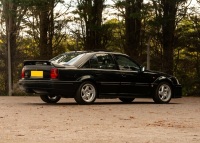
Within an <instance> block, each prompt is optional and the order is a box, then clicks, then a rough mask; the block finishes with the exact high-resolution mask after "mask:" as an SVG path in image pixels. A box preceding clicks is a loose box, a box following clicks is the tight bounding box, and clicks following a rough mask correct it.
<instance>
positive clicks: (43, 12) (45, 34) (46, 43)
mask: <svg viewBox="0 0 200 143" xmlns="http://www.w3.org/2000/svg"><path fill="white" fill-rule="evenodd" d="M38 10H39V12H40V14H39V18H40V38H39V49H40V58H41V59H45V60H47V59H50V58H51V57H52V45H53V44H52V40H53V35H54V23H53V20H54V17H53V10H54V0H50V1H44V2H43V3H41V6H38Z"/></svg>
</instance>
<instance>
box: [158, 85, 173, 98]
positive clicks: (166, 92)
mask: <svg viewBox="0 0 200 143" xmlns="http://www.w3.org/2000/svg"><path fill="white" fill-rule="evenodd" d="M158 94H159V97H160V99H161V100H163V101H167V100H168V99H169V98H170V97H171V89H170V87H169V86H168V85H166V84H164V85H162V86H160V88H159V91H158Z"/></svg>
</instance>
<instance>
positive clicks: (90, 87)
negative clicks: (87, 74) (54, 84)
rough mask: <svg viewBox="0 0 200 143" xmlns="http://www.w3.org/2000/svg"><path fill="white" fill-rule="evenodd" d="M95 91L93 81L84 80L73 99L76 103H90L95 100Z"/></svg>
mask: <svg viewBox="0 0 200 143" xmlns="http://www.w3.org/2000/svg"><path fill="white" fill-rule="evenodd" d="M96 96H97V91H96V87H95V85H94V84H93V83H91V82H89V81H86V82H83V83H82V84H81V85H80V87H79V89H78V91H77V93H76V96H75V98H74V99H75V101H76V102H77V103H78V104H82V105H84V104H92V103H93V102H94V101H95V100H96Z"/></svg>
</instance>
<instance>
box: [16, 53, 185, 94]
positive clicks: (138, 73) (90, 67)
mask: <svg viewBox="0 0 200 143" xmlns="http://www.w3.org/2000/svg"><path fill="white" fill-rule="evenodd" d="M105 55H106V56H105ZM103 56H104V57H107V58H109V62H110V61H111V62H110V63H111V64H107V65H106V66H104V65H103V64H102V62H101V60H102V59H103V58H102V57H103ZM96 57H98V58H99V59H98V58H96ZM101 58H102V59H101ZM120 58H121V59H122V60H123V58H124V59H125V60H130V61H131V62H130V65H127V66H123V67H122V66H121V67H120V65H119V64H118V63H120V61H117V60H119V59H120ZM77 59H78V60H75V62H71V63H66V64H65V63H64V64H63V65H61V64H51V65H49V64H46V65H45V64H43V65H37V64H36V65H33V64H28V65H26V64H25V66H24V70H25V77H24V78H22V79H20V80H19V85H20V86H21V88H22V89H23V90H25V91H26V92H31V93H38V94H53V95H60V96H62V97H66V98H67V97H72V98H73V97H74V96H75V94H76V92H77V90H78V88H79V86H80V84H81V83H82V82H84V81H91V82H93V83H94V85H95V86H96V88H97V92H98V98H119V97H152V96H153V94H154V93H155V90H156V87H157V85H158V84H159V83H160V82H163V81H165V82H168V83H169V84H170V85H171V87H172V92H173V98H180V97H181V96H182V92H181V85H180V84H179V83H178V80H177V79H176V78H175V77H173V76H170V75H167V74H165V73H161V72H155V71H148V70H143V68H142V67H141V66H140V65H139V64H137V63H136V62H135V61H134V60H132V59H131V58H130V57H128V56H127V55H125V54H121V53H113V52H88V53H83V54H82V55H81V56H80V57H79V58H77ZM96 59H98V64H96V63H95V60H96ZM100 59H101V60H100ZM125 60H124V61H125ZM102 61H103V60H102ZM34 62H35V61H34ZM34 62H32V63H34ZM30 63H31V62H30ZM94 63H95V64H94ZM100 63H101V64H102V65H101V64H100ZM123 64H124V63H123V62H122V65H123ZM124 65H125V64H124ZM52 68H57V69H58V75H59V76H58V78H57V79H51V78H50V70H51V69H52ZM32 70H34V71H43V73H44V75H43V78H31V77H30V72H31V71H32Z"/></svg>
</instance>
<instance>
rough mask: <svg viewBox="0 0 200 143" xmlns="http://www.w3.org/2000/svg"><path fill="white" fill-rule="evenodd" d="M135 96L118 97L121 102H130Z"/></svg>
mask: <svg viewBox="0 0 200 143" xmlns="http://www.w3.org/2000/svg"><path fill="white" fill-rule="evenodd" d="M134 99H135V98H119V100H121V101H122V102H123V103H131V102H132V101H133V100H134Z"/></svg>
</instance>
